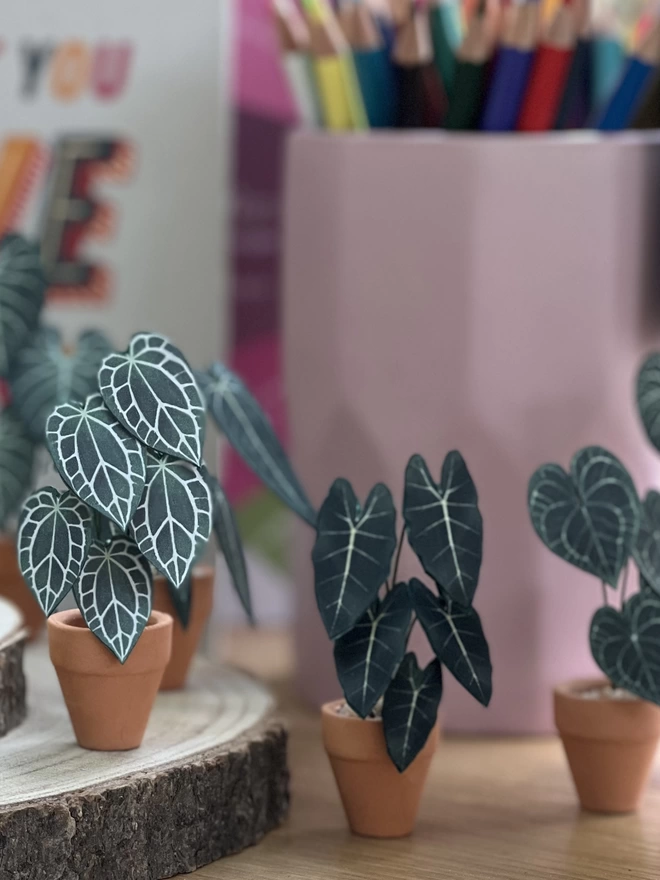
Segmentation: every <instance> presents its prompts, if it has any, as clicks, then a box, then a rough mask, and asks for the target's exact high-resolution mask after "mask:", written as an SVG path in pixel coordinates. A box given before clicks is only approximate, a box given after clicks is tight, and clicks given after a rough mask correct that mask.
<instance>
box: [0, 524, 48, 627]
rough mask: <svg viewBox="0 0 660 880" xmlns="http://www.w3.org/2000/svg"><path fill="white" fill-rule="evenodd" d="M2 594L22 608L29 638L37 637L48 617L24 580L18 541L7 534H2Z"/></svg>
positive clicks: (0, 541)
mask: <svg viewBox="0 0 660 880" xmlns="http://www.w3.org/2000/svg"><path fill="white" fill-rule="evenodd" d="M0 596H4V598H5V599H9V601H10V602H13V603H14V605H16V606H17V607H18V608H20V610H21V613H22V615H23V618H24V620H25V625H26V627H27V629H28V632H29V634H30V635H29V638H30V640H32V639H35V638H36V637H37V636H38V635H39V633H40V632H41V630H42V628H43V625H44V623H45V622H46V617H45V615H44V613H43V611H42V610H41V608H40V607H39V604H38V602H37V600H36V599H35V598H34V596H33V595H32V593H31V592H30V588H29V587H28V585H27V584H26V583H25V581H24V580H23V575H22V574H21V570H20V568H19V567H18V554H17V551H16V542H15V541H14V540H13V539H11V538H8V537H6V536H5V535H2V536H0Z"/></svg>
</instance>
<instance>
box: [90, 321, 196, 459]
mask: <svg viewBox="0 0 660 880" xmlns="http://www.w3.org/2000/svg"><path fill="white" fill-rule="evenodd" d="M99 388H100V390H101V394H102V395H103V399H104V400H105V403H106V406H107V407H108V409H110V411H111V412H112V413H113V414H114V415H115V416H116V418H117V419H119V421H120V422H121V423H122V425H124V427H125V428H126V429H127V430H128V431H130V432H131V434H133V435H134V436H135V437H137V438H138V440H140V442H141V443H143V444H144V445H145V446H148V447H150V448H151V449H155V450H156V451H158V452H163V453H166V454H168V455H172V456H174V457H176V458H183V459H185V461H189V462H191V463H192V464H196V465H199V464H201V461H202V449H203V447H204V426H205V423H206V414H205V411H204V401H203V399H202V396H201V394H200V391H199V388H198V387H197V383H196V381H195V377H194V376H193V374H192V370H191V369H190V367H189V366H188V362H187V361H186V359H185V357H184V356H183V355H182V354H181V352H180V351H179V349H178V348H176V347H175V346H174V345H172V343H171V342H169V340H167V339H165V337H164V336H160V335H159V334H157V333H137V334H136V335H135V336H134V337H133V338H132V339H131V344H130V345H129V347H128V351H127V352H126V354H111V355H109V356H108V357H107V358H106V359H105V360H104V361H103V366H102V367H101V370H100V372H99Z"/></svg>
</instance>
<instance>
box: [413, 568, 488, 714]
mask: <svg viewBox="0 0 660 880" xmlns="http://www.w3.org/2000/svg"><path fill="white" fill-rule="evenodd" d="M408 589H409V590H410V596H411V599H412V604H413V608H414V609H415V614H416V615H417V619H418V620H419V622H420V623H421V625H422V628H423V629H424V632H425V633H426V637H427V638H428V640H429V643H430V645H431V647H432V648H433V653H434V654H435V656H436V657H437V658H438V660H439V661H440V662H441V663H442V664H443V666H446V667H447V669H448V670H449V672H451V674H452V675H453V676H454V678H455V679H456V681H458V682H459V683H460V684H462V685H463V687H464V688H465V690H466V691H468V693H470V694H472V696H473V697H474V698H475V700H478V701H479V702H480V703H481V705H482V706H487V705H488V704H489V703H490V699H491V697H492V695H493V667H492V665H491V662H490V651H489V649H488V642H487V641H486V637H485V636H484V631H483V628H482V626H481V620H480V618H479V615H478V614H477V612H476V611H475V610H474V608H464V607H463V606H462V605H459V604H458V603H457V602H452V601H451V599H447V598H446V597H445V596H436V595H435V594H434V593H432V592H431V590H429V589H428V588H427V587H425V586H424V584H423V583H422V582H421V581H419V580H417V578H412V580H411V581H410V583H409V585H408Z"/></svg>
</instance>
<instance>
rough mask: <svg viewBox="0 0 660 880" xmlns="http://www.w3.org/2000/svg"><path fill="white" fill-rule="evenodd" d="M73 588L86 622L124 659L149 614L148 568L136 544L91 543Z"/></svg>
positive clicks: (122, 539)
mask: <svg viewBox="0 0 660 880" xmlns="http://www.w3.org/2000/svg"><path fill="white" fill-rule="evenodd" d="M75 591H76V600H77V602H78V607H79V608H80V612H81V614H82V616H83V618H84V620H85V623H86V624H87V626H88V627H89V628H90V630H91V631H92V632H93V633H94V635H95V636H96V637H97V638H98V639H100V640H101V641H102V642H103V644H104V645H106V646H107V647H108V648H109V649H110V650H111V651H112V653H113V654H114V655H115V656H116V657H117V659H118V660H119V661H120V663H124V662H125V661H126V659H127V658H128V656H129V654H130V653H131V651H132V650H133V648H134V647H135V644H136V642H137V640H138V639H139V638H140V635H141V634H142V631H143V629H144V628H145V626H146V624H147V621H148V620H149V615H150V614H151V594H152V588H151V568H150V567H149V563H148V562H147V561H146V559H144V557H143V556H142V554H141V553H140V551H139V549H138V547H137V545H136V544H135V543H134V542H133V541H132V540H131V539H130V538H126V537H124V536H120V537H117V538H113V540H112V541H111V542H110V543H109V544H100V543H99V542H97V541H95V542H94V543H92V545H91V547H90V550H89V554H88V556H87V560H86V562H85V565H84V567H83V571H82V575H81V577H80V580H79V582H78V585H77V587H76V588H75Z"/></svg>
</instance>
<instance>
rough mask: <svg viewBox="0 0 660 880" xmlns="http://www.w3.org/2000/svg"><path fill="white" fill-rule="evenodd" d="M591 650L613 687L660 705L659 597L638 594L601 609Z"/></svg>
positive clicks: (650, 593)
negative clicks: (621, 605)
mask: <svg viewBox="0 0 660 880" xmlns="http://www.w3.org/2000/svg"><path fill="white" fill-rule="evenodd" d="M590 641H591V653H592V654H593V655H594V660H595V661H596V663H597V664H598V666H599V667H600V668H601V669H602V671H603V672H604V673H605V675H606V676H607V677H608V678H609V680H610V681H611V682H612V684H613V685H614V687H618V688H624V689H625V690H627V691H630V693H631V694H635V695H636V696H638V697H641V698H642V699H643V700H650V701H651V702H652V703H658V704H659V705H660V597H658V596H657V595H656V594H655V593H652V592H651V591H650V590H649V591H647V592H644V593H637V594H636V595H635V596H632V597H631V598H630V599H628V601H627V602H626V603H625V605H624V606H623V611H618V610H617V609H616V608H612V607H611V606H610V607H606V608H599V609H598V611H597V612H596V613H595V614H594V617H593V620H592V621H591V633H590Z"/></svg>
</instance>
